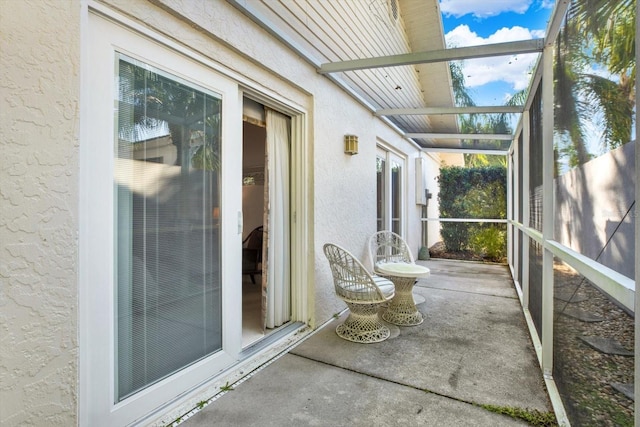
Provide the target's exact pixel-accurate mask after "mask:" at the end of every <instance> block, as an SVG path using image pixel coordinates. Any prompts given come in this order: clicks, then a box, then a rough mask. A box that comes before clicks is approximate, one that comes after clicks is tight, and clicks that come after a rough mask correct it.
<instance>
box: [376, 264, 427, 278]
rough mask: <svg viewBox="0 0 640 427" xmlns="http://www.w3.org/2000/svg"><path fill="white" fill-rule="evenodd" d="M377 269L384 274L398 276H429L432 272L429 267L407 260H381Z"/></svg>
mask: <svg viewBox="0 0 640 427" xmlns="http://www.w3.org/2000/svg"><path fill="white" fill-rule="evenodd" d="M376 270H378V271H379V272H380V273H382V274H388V275H390V276H398V277H427V276H429V274H430V273H431V270H429V269H428V268H427V267H425V266H422V265H418V264H410V263H406V262H381V263H379V264H376Z"/></svg>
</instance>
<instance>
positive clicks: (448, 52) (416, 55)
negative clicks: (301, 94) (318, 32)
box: [318, 39, 544, 74]
mask: <svg viewBox="0 0 640 427" xmlns="http://www.w3.org/2000/svg"><path fill="white" fill-rule="evenodd" d="M543 46H544V40H543V39H529V40H517V41H511V42H504V43H494V44H488V45H482V46H466V47H457V48H449V49H437V50H431V51H426V52H412V53H402V54H398V55H388V56H380V57H376V58H364V59H352V60H347V61H336V62H327V63H324V64H322V65H321V66H320V68H319V69H318V72H319V73H320V74H326V73H337V72H343V71H354V70H363V69H372V68H380V67H394V66H400V65H412V64H429V63H433V62H446V61H456V60H461V59H471V58H486V57H491V56H501V55H511V54H520V53H532V52H541V51H542V49H543Z"/></svg>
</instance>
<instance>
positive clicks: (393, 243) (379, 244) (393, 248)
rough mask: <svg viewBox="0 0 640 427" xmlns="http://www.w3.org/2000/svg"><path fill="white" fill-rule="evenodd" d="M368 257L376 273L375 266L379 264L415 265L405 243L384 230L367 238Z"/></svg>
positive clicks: (397, 236)
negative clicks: (398, 263) (403, 263)
mask: <svg viewBox="0 0 640 427" xmlns="http://www.w3.org/2000/svg"><path fill="white" fill-rule="evenodd" d="M369 257H370V258H371V263H372V264H373V271H374V272H376V273H378V270H377V268H376V265H377V264H378V263H381V262H406V263H410V264H414V263H415V260H414V258H413V255H412V254H411V250H410V249H409V245H407V242H405V240H404V239H403V238H402V237H400V236H399V235H398V234H396V233H394V232H393V231H386V230H383V231H378V232H377V233H375V234H374V235H373V236H371V238H369Z"/></svg>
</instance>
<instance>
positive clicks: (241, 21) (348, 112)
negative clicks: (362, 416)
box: [103, 0, 420, 324]
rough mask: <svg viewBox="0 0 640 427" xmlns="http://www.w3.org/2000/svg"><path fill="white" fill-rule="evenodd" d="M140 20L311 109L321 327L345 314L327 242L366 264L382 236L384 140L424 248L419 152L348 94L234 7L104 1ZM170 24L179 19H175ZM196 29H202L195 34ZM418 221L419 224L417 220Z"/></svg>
mask: <svg viewBox="0 0 640 427" xmlns="http://www.w3.org/2000/svg"><path fill="white" fill-rule="evenodd" d="M103 1H104V2H105V3H108V4H110V5H111V6H113V7H115V8H116V9H119V10H121V11H126V13H127V14H128V15H129V16H130V17H131V18H134V19H139V20H143V21H144V23H145V25H147V26H150V27H152V28H154V29H156V30H157V31H159V32H162V33H163V34H167V35H170V36H171V37H173V38H175V39H176V40H180V41H182V42H184V43H186V42H188V44H189V47H190V48H193V49H195V50H197V51H198V52H201V53H203V54H204V55H206V56H208V57H210V58H211V59H213V60H214V61H217V62H219V63H220V64H223V65H224V66H225V67H227V68H229V69H231V70H232V71H234V72H237V73H239V74H241V75H243V76H244V77H248V78H249V79H251V80H252V81H255V82H258V83H259V84H260V85H262V86H264V87H266V88H269V89H270V90H272V91H273V92H275V93H276V94H277V95H278V96H282V97H283V98H286V99H288V100H290V101H292V102H293V103H295V104H298V105H300V106H302V107H303V108H305V109H306V110H307V112H308V114H309V125H310V126H309V129H308V133H307V138H308V142H309V144H310V146H311V147H312V150H313V151H312V152H313V155H312V157H313V158H312V159H311V160H312V166H311V167H312V175H313V192H314V194H313V200H312V203H313V205H314V209H313V218H312V220H313V224H311V227H312V228H311V230H310V231H311V235H313V238H314V240H313V242H312V249H313V250H314V251H315V254H313V256H314V259H315V294H314V295H315V305H314V307H313V308H312V311H313V312H312V315H313V316H314V317H315V323H316V324H320V323H322V322H324V321H326V320H328V319H330V318H331V316H332V315H333V314H334V313H336V312H338V311H340V310H342V309H343V308H344V307H346V306H345V305H344V303H343V302H342V301H340V300H339V299H337V298H336V297H335V293H334V290H333V283H332V280H331V276H330V272H329V267H328V263H327V261H326V259H325V257H324V254H323V252H322V245H323V244H324V243H325V242H329V241H331V242H335V243H338V244H341V245H344V246H346V247H347V248H348V249H350V250H351V251H352V252H354V253H355V254H356V255H357V256H360V257H361V258H363V259H365V258H366V254H367V252H366V250H365V244H366V241H367V238H368V237H369V236H370V235H371V234H372V233H374V232H375V231H376V181H375V164H376V162H375V156H376V143H377V141H379V140H382V141H384V142H385V143H387V144H389V145H392V146H395V147H396V148H397V150H398V151H399V152H400V153H401V154H404V155H406V156H407V183H408V185H409V186H408V187H407V194H408V195H409V196H408V197H409V200H407V201H406V202H407V203H406V206H407V215H408V218H411V220H410V221H408V222H409V229H408V230H407V234H408V235H410V236H412V238H411V239H412V240H413V239H414V237H413V236H416V237H417V239H418V240H416V241H415V244H414V245H413V246H416V245H417V244H418V243H419V236H420V223H419V220H416V219H415V218H416V215H419V214H420V209H419V207H418V206H416V205H415V200H414V198H413V194H414V190H413V185H414V182H415V180H414V178H413V170H414V167H415V161H414V158H415V157H416V156H417V151H416V148H415V147H413V146H412V145H411V144H410V143H408V142H407V141H405V140H403V139H402V138H401V137H400V136H399V135H398V134H397V133H396V132H395V131H393V130H392V129H391V128H390V127H388V126H387V125H386V124H384V123H383V122H381V121H380V120H379V119H377V118H375V117H374V116H373V114H372V113H371V112H369V111H368V110H366V109H365V108H364V107H363V106H361V105H360V104H359V103H357V102H356V101H355V100H353V98H352V97H350V96H349V95H348V94H347V93H346V92H344V91H343V90H342V89H340V88H338V87H337V86H336V85H334V84H333V83H331V82H330V80H329V79H327V78H326V77H324V76H322V75H320V74H318V73H317V72H316V69H315V68H314V67H312V66H311V65H310V64H308V63H306V62H304V61H301V59H300V57H299V56H298V55H296V54H295V53H294V52H292V51H290V50H289V49H288V48H286V47H285V46H284V45H283V44H281V43H280V42H279V41H277V40H275V39H274V38H273V37H272V36H271V35H269V34H268V33H267V32H266V31H264V30H262V29H261V28H259V27H258V26H257V25H255V24H254V23H253V22H252V21H250V20H249V19H248V18H247V17H246V16H245V15H243V14H242V13H240V12H239V11H238V10H237V9H235V8H234V7H233V6H231V5H230V4H229V3H227V2H225V1H222V0H217V1H200V0H191V1H181V0H154V1H153V3H155V4H156V5H158V6H159V8H156V7H154V6H153V5H151V4H150V3H149V2H147V1H144V0H103ZM171 16H174V17H177V18H179V19H171ZM194 28H195V29H194ZM346 134H355V135H358V137H359V141H360V144H359V150H360V152H359V154H358V155H355V156H349V155H345V154H344V152H343V140H344V135H346ZM417 218H419V217H417Z"/></svg>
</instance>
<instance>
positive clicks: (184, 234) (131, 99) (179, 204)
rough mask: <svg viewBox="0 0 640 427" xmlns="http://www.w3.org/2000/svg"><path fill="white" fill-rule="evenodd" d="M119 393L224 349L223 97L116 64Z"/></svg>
mask: <svg viewBox="0 0 640 427" xmlns="http://www.w3.org/2000/svg"><path fill="white" fill-rule="evenodd" d="M118 70H119V71H118V89H119V90H118V92H119V99H118V114H117V117H118V123H117V133H118V140H117V142H116V144H117V150H116V154H115V155H116V159H115V179H116V182H115V184H116V196H117V207H116V222H117V223H116V236H115V240H116V280H117V283H116V313H115V314H116V325H115V333H116V340H115V342H116V355H115V358H116V378H115V380H116V396H115V400H116V401H120V400H122V399H124V398H125V397H127V396H129V395H131V394H133V393H135V392H136V391H138V390H140V389H143V388H145V387H146V386H148V385H150V384H152V383H154V382H156V381H158V380H160V379H162V378H164V377H167V376H168V375H171V374H172V373H174V372H176V371H178V370H180V369H182V368H184V367H186V366H188V365H190V364H192V363H193V362H195V361H197V360H200V359H202V358H203V357H205V356H207V355H210V354H212V353H213V352H215V351H217V350H219V349H220V348H221V342H222V330H221V306H220V240H219V233H218V224H217V219H214V217H213V209H214V207H218V206H219V199H218V194H219V187H218V185H219V184H218V183H219V170H220V164H219V159H220V156H219V140H220V109H221V101H220V99H218V98H217V97H214V96H213V95H212V94H209V93H205V92H204V91H202V90H197V89H194V88H193V87H190V86H188V85H187V84H185V83H184V82H182V81H181V80H180V79H178V78H176V77H172V76H168V75H166V74H163V73H161V72H160V71H158V70H155V69H153V68H152V67H149V66H147V65H145V64H141V63H138V62H136V61H133V60H129V59H125V58H123V57H121V58H120V59H119V61H118Z"/></svg>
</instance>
